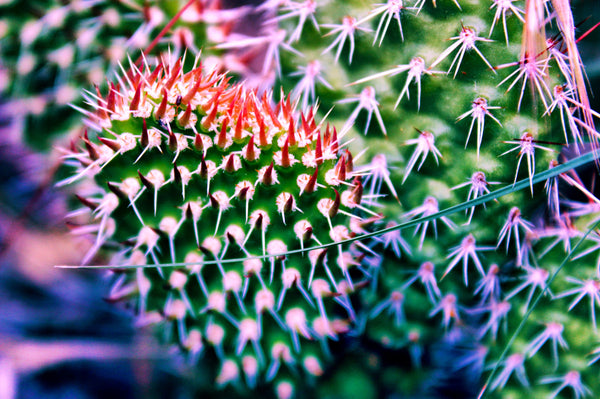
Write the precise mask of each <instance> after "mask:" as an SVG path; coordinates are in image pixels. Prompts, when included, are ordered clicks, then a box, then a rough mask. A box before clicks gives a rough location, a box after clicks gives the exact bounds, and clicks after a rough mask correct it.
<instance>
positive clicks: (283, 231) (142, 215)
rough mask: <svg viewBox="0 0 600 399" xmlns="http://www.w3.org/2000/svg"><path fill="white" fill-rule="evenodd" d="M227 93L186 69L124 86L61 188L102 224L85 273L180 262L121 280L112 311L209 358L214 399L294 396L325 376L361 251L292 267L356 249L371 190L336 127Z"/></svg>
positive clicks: (245, 94) (148, 71) (159, 70)
mask: <svg viewBox="0 0 600 399" xmlns="http://www.w3.org/2000/svg"><path fill="white" fill-rule="evenodd" d="M196 61H198V60H196ZM132 70H134V68H132ZM228 80H229V79H228V78H227V77H226V76H225V75H219V74H217V73H215V72H203V71H202V67H201V66H198V67H196V68H194V69H192V70H191V71H189V72H187V73H184V71H183V67H182V62H181V60H177V61H176V62H175V63H174V64H171V65H169V64H166V63H165V64H159V65H158V66H155V67H150V66H148V65H146V66H145V67H144V68H143V71H142V72H140V71H139V70H138V71H137V72H135V73H132V74H131V75H129V76H127V77H123V78H122V79H121V84H120V86H117V85H111V89H110V91H109V93H108V94H107V95H105V96H98V103H97V105H96V107H95V108H96V109H95V110H91V111H89V113H88V115H87V116H88V124H89V125H90V126H95V127H98V128H100V130H99V133H98V134H97V137H95V138H92V137H90V136H88V135H87V134H86V135H85V136H84V137H82V138H81V141H80V142H79V143H78V146H77V147H76V146H74V147H73V148H72V150H73V152H72V153H70V154H69V155H68V157H70V158H72V159H73V160H75V161H76V162H77V163H79V164H80V167H79V169H80V170H79V172H78V173H77V174H76V175H74V176H73V177H71V178H69V179H68V181H69V182H70V181H75V180H78V179H84V178H85V177H92V176H93V178H94V180H95V182H96V188H95V190H93V191H94V194H92V195H88V194H84V193H82V195H81V196H79V199H80V201H81V202H82V203H83V204H84V205H85V206H86V208H89V210H91V211H92V212H91V213H92V215H93V217H94V219H95V221H96V222H97V223H96V224H95V226H93V227H92V226H90V228H91V229H95V230H96V242H95V245H94V247H93V248H92V250H91V251H90V253H89V254H88V256H87V257H86V259H85V260H84V261H85V262H87V261H88V260H91V259H92V257H93V256H94V255H95V252H96V251H97V250H100V249H102V250H103V252H104V249H106V250H108V248H112V250H111V251H110V252H112V253H113V255H112V258H111V260H110V264H111V265H114V267H115V269H118V268H119V266H120V265H122V266H125V265H134V266H141V265H148V266H152V265H164V264H169V263H185V266H181V267H158V268H155V267H150V268H146V267H143V268H137V269H135V270H129V271H127V270H121V271H118V272H117V275H118V278H117V279H116V282H115V284H114V286H113V288H112V289H111V293H110V295H109V299H111V300H115V301H117V300H124V299H131V300H132V301H133V302H134V303H135V304H136V309H137V315H138V318H139V320H140V322H142V323H145V322H147V323H164V324H165V325H166V329H167V333H166V336H167V337H168V339H169V341H170V342H173V343H177V344H178V345H179V346H180V347H181V348H183V350H184V351H186V352H188V353H189V354H190V356H191V357H192V358H193V359H195V358H198V356H199V355H200V354H201V353H202V352H203V348H204V347H210V351H212V352H211V353H212V354H214V355H216V356H217V357H218V358H219V364H220V365H219V366H218V372H217V373H216V376H215V382H216V384H217V385H219V386H224V385H228V384H238V383H240V381H245V383H246V384H247V385H248V386H249V387H255V386H256V384H257V383H258V382H259V381H265V380H266V381H271V380H275V382H274V386H275V389H276V390H278V391H282V392H284V391H286V390H291V391H290V392H289V394H288V395H283V396H284V397H285V396H289V395H291V394H292V391H293V387H294V385H292V384H291V382H290V379H292V378H293V379H297V378H299V376H302V375H304V376H306V377H303V378H314V377H318V376H320V375H321V374H322V373H323V372H324V369H325V363H326V361H327V357H328V356H329V353H328V352H329V351H328V349H327V347H328V342H329V341H330V340H336V339H337V337H338V335H339V334H341V333H345V332H346V331H347V330H348V329H349V327H350V323H351V322H352V320H353V318H354V310H353V307H352V304H351V302H350V299H349V297H348V295H347V293H348V292H349V291H351V289H352V287H353V285H354V283H353V278H356V276H357V275H358V276H360V275H361V273H360V271H357V270H354V269H356V268H355V265H356V264H357V261H356V260H355V257H356V255H359V254H360V252H359V251H358V250H357V248H345V249H343V250H342V247H341V246H333V247H332V248H330V249H329V250H326V249H318V250H312V251H309V252H308V253H306V254H304V255H303V256H300V255H288V256H286V255H285V253H286V252H287V251H290V250H294V249H301V248H304V247H309V246H312V245H314V244H317V243H322V244H326V243H335V242H336V241H341V240H343V239H346V238H349V237H350V234H351V233H352V231H351V228H350V220H351V219H352V218H357V216H354V215H353V214H352V212H353V211H354V210H357V209H358V208H362V206H361V205H360V204H361V197H362V188H363V187H362V183H361V176H360V175H357V174H356V173H355V172H354V171H353V162H352V156H351V154H350V152H349V151H347V150H346V149H344V148H343V144H342V143H341V142H340V141H339V139H338V137H337V132H336V129H335V128H331V127H330V126H329V125H326V126H322V125H321V124H317V123H316V122H315V119H314V114H313V112H312V111H309V112H308V113H307V114H304V113H300V114H299V113H298V112H296V111H294V109H293V107H292V105H291V104H290V101H289V98H288V99H282V100H281V101H280V102H279V104H278V106H277V107H276V108H272V106H271V105H270V101H271V98H270V96H269V94H267V93H265V94H264V95H263V96H262V97H258V96H257V94H256V91H253V90H247V89H246V88H245V87H244V86H243V85H231V84H229V83H228ZM365 209H366V208H365ZM263 255H270V256H269V257H267V258H265V259H259V258H252V257H255V256H263ZM236 258H242V259H246V260H244V261H243V262H240V261H238V262H234V263H227V261H228V260H230V259H236ZM205 262H209V263H207V264H205ZM211 262H212V263H211Z"/></svg>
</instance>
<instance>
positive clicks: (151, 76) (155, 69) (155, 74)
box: [148, 62, 163, 84]
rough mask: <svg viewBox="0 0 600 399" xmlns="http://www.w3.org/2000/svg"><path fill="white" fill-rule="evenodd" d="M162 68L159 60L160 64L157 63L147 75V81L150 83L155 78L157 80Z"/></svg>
mask: <svg viewBox="0 0 600 399" xmlns="http://www.w3.org/2000/svg"><path fill="white" fill-rule="evenodd" d="M162 70H163V64H162V62H161V63H160V64H158V65H157V66H156V68H154V71H152V73H151V74H150V76H149V77H148V82H149V83H150V84H152V82H155V81H156V80H158V76H159V75H160V73H161V72H162Z"/></svg>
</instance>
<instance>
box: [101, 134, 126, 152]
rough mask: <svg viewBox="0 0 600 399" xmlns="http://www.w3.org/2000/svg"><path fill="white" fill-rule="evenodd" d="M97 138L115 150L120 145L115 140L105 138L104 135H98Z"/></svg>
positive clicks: (118, 148)
mask: <svg viewBox="0 0 600 399" xmlns="http://www.w3.org/2000/svg"><path fill="white" fill-rule="evenodd" d="M98 140H100V142H102V144H104V145H106V146H107V147H109V148H110V149H111V150H113V151H115V152H118V151H119V150H120V149H121V145H120V144H119V143H118V142H117V141H116V140H111V139H105V138H104V137H98Z"/></svg>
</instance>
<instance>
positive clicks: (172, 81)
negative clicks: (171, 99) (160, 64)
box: [164, 58, 181, 90]
mask: <svg viewBox="0 0 600 399" xmlns="http://www.w3.org/2000/svg"><path fill="white" fill-rule="evenodd" d="M180 72H181V58H178V59H177V62H176V63H175V66H174V67H173V69H172V70H171V76H170V77H169V80H167V81H166V83H165V84H164V87H165V88H166V89H167V90H171V87H173V85H174V84H175V80H177V78H178V77H179V73H180Z"/></svg>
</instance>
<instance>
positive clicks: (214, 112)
mask: <svg viewBox="0 0 600 399" xmlns="http://www.w3.org/2000/svg"><path fill="white" fill-rule="evenodd" d="M220 95H221V90H219V91H217V92H216V93H215V96H214V97H213V98H212V99H211V101H210V102H212V103H214V106H213V108H212V110H211V111H210V114H208V115H207V116H206V118H204V121H203V122H202V127H203V128H204V129H206V130H208V128H209V127H210V125H211V123H213V121H214V120H215V118H216V117H217V111H218V109H219V96H220Z"/></svg>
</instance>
